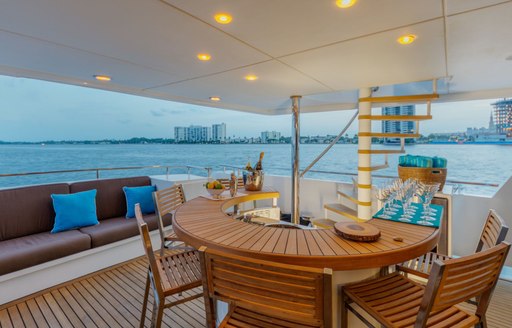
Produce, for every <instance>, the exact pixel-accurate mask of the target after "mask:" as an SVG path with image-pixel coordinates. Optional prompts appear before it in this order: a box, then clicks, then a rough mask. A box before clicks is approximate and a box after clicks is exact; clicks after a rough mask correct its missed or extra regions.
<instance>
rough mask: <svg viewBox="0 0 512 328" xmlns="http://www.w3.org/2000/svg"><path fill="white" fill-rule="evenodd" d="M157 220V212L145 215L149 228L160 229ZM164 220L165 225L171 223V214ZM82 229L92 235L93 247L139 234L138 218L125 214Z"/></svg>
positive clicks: (81, 229)
mask: <svg viewBox="0 0 512 328" xmlns="http://www.w3.org/2000/svg"><path fill="white" fill-rule="evenodd" d="M157 220H158V217H157V216H156V215H155V214H148V215H145V216H144V221H146V223H147V224H148V228H149V230H154V229H158V222H157ZM163 221H164V226H167V225H169V224H171V219H170V217H169V216H167V217H164V218H163ZM80 231H81V232H83V233H85V234H88V235H89V236H91V241H92V247H99V246H103V245H107V244H110V243H113V242H116V241H119V240H123V239H126V238H130V237H133V236H137V235H138V234H139V228H138V227H137V220H135V219H127V218H125V217H124V216H122V217H117V218H110V219H107V220H102V221H101V222H100V224H98V225H95V226H90V227H84V228H80Z"/></svg>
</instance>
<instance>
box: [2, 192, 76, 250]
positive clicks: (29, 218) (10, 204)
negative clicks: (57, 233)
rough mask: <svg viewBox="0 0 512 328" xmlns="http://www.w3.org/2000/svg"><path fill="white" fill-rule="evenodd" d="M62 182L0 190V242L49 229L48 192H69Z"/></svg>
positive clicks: (50, 220) (52, 218)
mask: <svg viewBox="0 0 512 328" xmlns="http://www.w3.org/2000/svg"><path fill="white" fill-rule="evenodd" d="M68 193H69V186H68V185H67V184H65V183H59V184H48V185H40V186H30V187H22V188H14V189H5V190H0V209H1V210H0V241H3V240H8V239H13V238H18V237H23V236H28V235H33V234H36V233H40V232H46V231H50V230H51V229H52V227H53V222H54V219H55V212H54V211H53V204H52V199H51V198H50V195H51V194H68Z"/></svg>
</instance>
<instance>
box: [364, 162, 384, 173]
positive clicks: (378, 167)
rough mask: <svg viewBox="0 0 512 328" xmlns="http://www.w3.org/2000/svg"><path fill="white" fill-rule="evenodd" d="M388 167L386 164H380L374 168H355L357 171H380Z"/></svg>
mask: <svg viewBox="0 0 512 328" xmlns="http://www.w3.org/2000/svg"><path fill="white" fill-rule="evenodd" d="M388 167H389V165H388V164H382V165H375V166H370V167H364V166H359V167H358V168H357V170H358V171H366V172H368V171H370V172H371V171H377V170H382V169H387V168H388Z"/></svg>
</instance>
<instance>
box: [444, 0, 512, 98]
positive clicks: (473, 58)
mask: <svg viewBox="0 0 512 328" xmlns="http://www.w3.org/2000/svg"><path fill="white" fill-rule="evenodd" d="M511 17H512V3H507V4H504V5H499V6H494V7H489V8H486V9H482V10H479V11H472V12H467V13H464V14H461V15H456V16H452V17H450V18H449V19H448V31H449V39H448V67H449V74H450V75H452V76H453V78H452V79H451V81H450V92H467V91H477V90H487V89H498V88H512V78H511V77H512V43H511V42H510V40H512V19H511ZM475 22H478V24H475ZM508 56H511V57H510V60H507V59H506V58H507V57H508Z"/></svg>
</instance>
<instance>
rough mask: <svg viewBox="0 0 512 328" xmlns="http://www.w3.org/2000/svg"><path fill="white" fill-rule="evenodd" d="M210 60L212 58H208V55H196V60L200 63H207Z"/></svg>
mask: <svg viewBox="0 0 512 328" xmlns="http://www.w3.org/2000/svg"><path fill="white" fill-rule="evenodd" d="M211 58H212V56H210V54H197V59H199V60H202V61H208V60H210V59H211Z"/></svg>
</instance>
